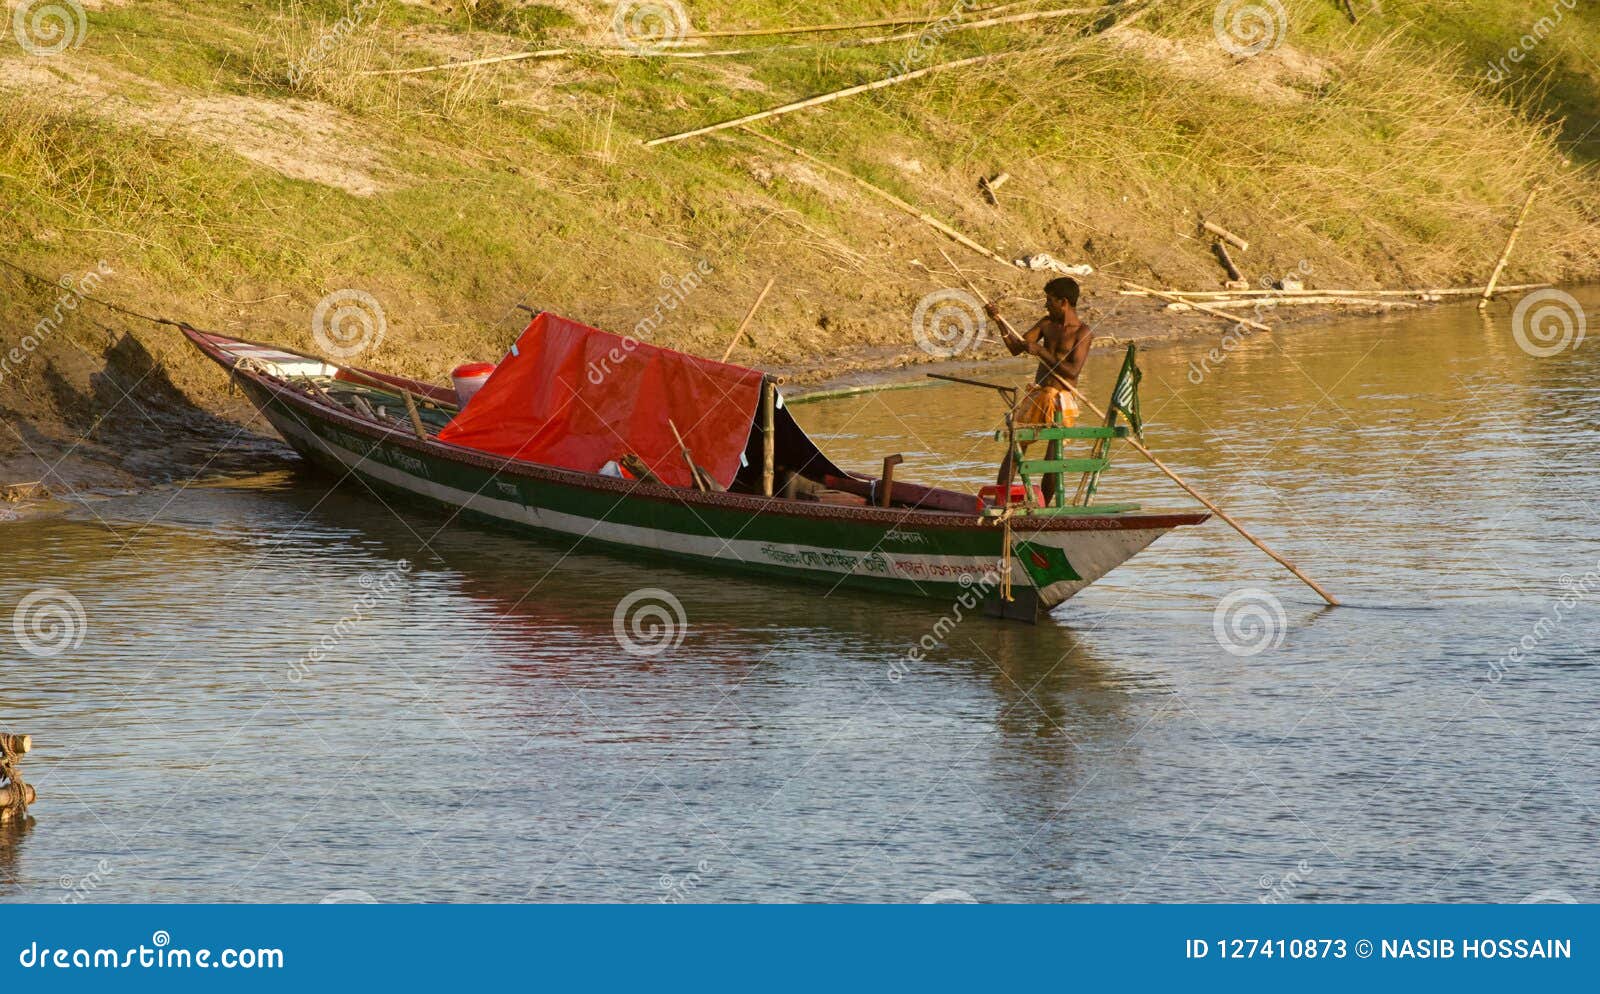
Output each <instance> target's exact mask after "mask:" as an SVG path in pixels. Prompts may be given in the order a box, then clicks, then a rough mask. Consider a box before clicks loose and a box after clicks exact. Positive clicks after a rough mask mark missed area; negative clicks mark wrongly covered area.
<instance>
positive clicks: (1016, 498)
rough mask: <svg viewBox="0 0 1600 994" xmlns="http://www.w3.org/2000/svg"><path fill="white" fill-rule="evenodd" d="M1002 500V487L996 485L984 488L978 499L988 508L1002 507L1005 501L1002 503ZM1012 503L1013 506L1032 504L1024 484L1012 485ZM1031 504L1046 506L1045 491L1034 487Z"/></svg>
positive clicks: (980, 491) (979, 492)
mask: <svg viewBox="0 0 1600 994" xmlns="http://www.w3.org/2000/svg"><path fill="white" fill-rule="evenodd" d="M1000 498H1001V494H1000V485H999V484H995V485H993V486H988V487H984V488H983V489H982V490H979V491H978V499H979V500H981V501H983V503H984V506H986V507H1000V506H1001V505H1002V504H1003V503H1004V501H1002V500H1001V499H1000ZM1011 503H1013V504H1028V503H1030V501H1029V499H1028V493H1027V491H1026V490H1024V489H1023V487H1022V484H1020V483H1013V484H1011ZM1031 503H1032V505H1033V506H1034V507H1042V506H1043V505H1044V491H1042V490H1040V489H1039V488H1038V487H1034V488H1033V500H1032V501H1031Z"/></svg>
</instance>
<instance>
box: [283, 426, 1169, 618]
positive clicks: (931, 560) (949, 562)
mask: <svg viewBox="0 0 1600 994" xmlns="http://www.w3.org/2000/svg"><path fill="white" fill-rule="evenodd" d="M275 414H276V412H275V411H273V410H272V409H270V408H269V409H268V417H269V419H270V420H271V421H272V423H273V426H274V427H276V428H277V429H278V431H279V432H280V433H281V434H282V435H283V436H284V437H285V438H286V439H288V440H290V441H291V442H294V443H296V445H297V447H300V448H302V449H303V448H304V447H306V446H311V447H314V448H316V449H318V450H320V451H322V452H324V453H326V454H328V455H330V456H332V457H333V458H334V459H336V460H338V461H339V462H340V463H341V464H343V465H344V466H345V467H347V468H348V469H350V470H351V471H352V472H355V473H359V474H361V475H363V476H366V477H369V478H371V479H373V480H377V481H379V482H382V483H386V484H388V485H390V486H393V487H398V488H400V489H402V490H406V491H408V492H410V493H414V494H417V495H419V496H422V497H427V498H429V499H431V500H435V501H438V502H440V503H443V504H447V505H449V506H451V507H461V508H465V509H468V510H471V511H474V512H477V513H478V514H482V515H487V516H489V517H492V518H495V519H497V520H500V521H505V522H510V523H513V524H519V525H525V526H528V527H532V528H538V529H542V530H545V531H550V532H557V533H560V534H564V535H570V536H574V537H587V538H594V539H596V540H598V541H603V542H610V543H614V544H617V545H623V546H631V547H635V548H640V549H651V550H656V551H660V552H667V553H673V554H677V555H687V556H694V557H697V558H701V559H707V560H713V561H715V560H721V561H724V562H728V561H733V562H742V563H752V564H759V565H763V566H769V567H779V568H787V569H793V570H796V571H802V570H803V571H811V572H823V573H832V574H836V575H839V576H841V577H843V576H846V575H860V576H867V577H875V578H878V579H883V580H898V581H901V582H906V583H910V584H913V585H916V586H917V587H919V588H920V587H922V585H924V584H926V585H929V586H933V587H948V586H954V585H959V586H960V588H961V589H966V588H968V587H969V586H970V585H972V584H973V583H975V582H978V581H979V580H981V578H982V577H983V576H984V575H985V574H988V573H990V572H991V571H994V572H996V573H997V572H998V571H999V568H1000V562H999V561H998V560H995V559H989V558H985V557H982V556H945V555H932V554H927V553H914V552H902V551H899V550H893V551H873V552H868V553H860V552H854V551H850V550H842V549H836V548H822V547H818V546H810V545H797V544H794V543H785V542H768V541H761V540H759V539H757V540H751V539H741V538H737V537H734V538H729V539H726V540H724V539H721V538H715V537H710V536H702V535H687V534H684V533H682V532H676V531H669V530H666V529H659V528H649V527H646V526H643V525H633V524H626V523H621V522H614V521H607V520H605V519H603V518H590V517H585V516H582V515H575V514H567V513H565V512H561V511H554V510H551V509H549V508H541V507H533V506H529V505H526V504H523V503H521V502H520V501H509V500H503V499H501V498H499V497H491V496H489V495H488V494H486V493H473V492H471V491H466V490H460V489H457V488H455V487H451V486H448V485H446V484H443V483H438V482H436V481H433V480H429V479H427V478H426V477H424V476H420V475H417V474H415V473H410V472H407V471H405V470H403V469H400V468H398V467H395V466H391V465H389V464H388V463H386V462H383V461H381V460H378V459H375V458H368V457H365V456H363V455H361V454H360V453H358V452H353V451H351V450H349V449H346V448H344V447H343V446H340V445H336V444H334V443H332V442H330V441H328V440H327V439H325V438H322V437H320V436H319V435H317V434H315V433H314V432H312V431H310V430H309V429H307V428H306V427H305V426H304V425H303V424H301V423H300V422H299V421H297V420H292V419H289V418H282V417H279V416H274V415H275ZM419 465H420V464H419ZM885 531H886V532H887V531H895V532H898V534H899V535H914V534H916V533H917V530H916V529H915V528H900V529H885ZM1165 532H1166V529H1139V530H1124V529H1099V530H1084V531H1064V532H1039V533H1037V534H1033V535H1026V534H1023V533H1022V532H1021V530H1020V529H1019V533H1018V537H1019V538H1025V539H1026V540H1027V541H1029V542H1032V543H1034V544H1036V545H1050V546H1055V547H1057V548H1060V549H1061V550H1062V551H1063V552H1064V553H1065V555H1066V557H1067V561H1068V562H1069V563H1071V564H1072V567H1073V570H1074V571H1075V572H1077V573H1078V574H1079V575H1080V576H1081V577H1083V579H1081V580H1072V581H1063V582H1060V583H1054V584H1051V585H1050V586H1049V587H1046V588H1045V589H1044V590H1042V591H1040V599H1041V601H1042V602H1043V603H1044V605H1045V606H1046V607H1047V608H1048V607H1054V606H1056V605H1057V604H1060V603H1061V602H1062V601H1065V600H1066V599H1067V598H1068V597H1071V596H1072V595H1073V594H1075V593H1077V592H1078V591H1080V590H1082V589H1083V588H1084V587H1087V586H1088V585H1089V584H1090V583H1093V582H1094V581H1095V580H1098V579H1099V578H1100V577H1102V576H1104V575H1105V574H1106V573H1108V572H1110V571H1111V570H1112V569H1114V568H1115V567H1117V566H1119V565H1121V564H1122V563H1124V562H1126V561H1127V560H1128V559H1129V558H1131V557H1132V556H1133V555H1135V554H1136V553H1138V552H1139V551H1140V550H1141V549H1143V548H1144V547H1145V546H1147V545H1149V544H1150V543H1151V542H1153V541H1155V540H1156V539H1157V538H1159V537H1161V535H1163V534H1165ZM1012 577H1013V581H1012V582H1013V583H1014V584H1016V585H1017V586H1019V587H1020V586H1032V579H1031V578H1030V577H1029V576H1028V575H1027V573H1026V571H1025V570H1024V569H1023V568H1022V567H1021V566H1020V565H1018V564H1016V563H1013V565H1012ZM963 580H964V581H965V582H963ZM943 593H944V591H941V595H943Z"/></svg>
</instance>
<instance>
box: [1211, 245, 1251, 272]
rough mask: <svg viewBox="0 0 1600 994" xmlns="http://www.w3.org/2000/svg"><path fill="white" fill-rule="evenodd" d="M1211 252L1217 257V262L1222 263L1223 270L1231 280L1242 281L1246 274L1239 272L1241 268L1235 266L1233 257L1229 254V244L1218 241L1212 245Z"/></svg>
mask: <svg viewBox="0 0 1600 994" xmlns="http://www.w3.org/2000/svg"><path fill="white" fill-rule="evenodd" d="M1211 251H1212V252H1213V253H1214V254H1215V255H1216V257H1217V261H1218V262H1220V263H1222V268H1223V270H1224V271H1226V272H1227V274H1228V279H1230V280H1235V281H1237V280H1242V279H1244V274H1243V273H1241V272H1239V267H1238V266H1236V265H1234V264H1233V256H1231V255H1229V254H1228V243H1227V242H1224V241H1223V240H1222V239H1220V238H1219V239H1217V240H1216V241H1214V242H1212V243H1211Z"/></svg>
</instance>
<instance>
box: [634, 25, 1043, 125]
mask: <svg viewBox="0 0 1600 994" xmlns="http://www.w3.org/2000/svg"><path fill="white" fill-rule="evenodd" d="M1024 51H1027V49H1017V50H1015V51H1010V52H992V53H990V54H988V55H973V56H970V57H968V58H965V59H956V60H955V61H953V62H940V63H938V64H936V65H931V66H924V67H922V68H921V69H913V70H912V71H910V72H903V73H900V74H898V75H895V76H889V77H886V78H884V79H878V80H873V81H872V82H870V83H861V84H859V85H857V86H847V87H845V88H844V89H842V90H831V91H829V92H827V93H820V94H818V95H816V96H814V97H807V98H806V99H804V100H796V101H794V102H793V103H787V104H783V105H781V106H778V107H772V108H769V109H767V110H763V111H757V112H756V113H754V114H746V115H744V116H743V117H735V118H732V119H731V120H727V121H718V122H717V123H715V124H708V125H706V126H705V127H702V128H695V129H693V130H691V131H680V132H678V133H677V134H672V135H662V136H661V137H660V138H651V139H649V140H648V141H646V142H644V145H645V146H646V147H647V148H648V147H650V146H652V145H664V144H666V143H667V142H677V141H683V140H684V139H685V138H694V137H696V136H697V135H708V134H711V133H712V132H714V131H722V130H725V129H727V128H737V127H739V126H740V125H742V124H753V123H755V122H756V121H764V120H766V119H767V118H769V117H778V116H780V115H783V114H790V113H793V112H794V111H797V110H804V109H805V108H807V107H817V106H820V105H822V104H825V103H829V102H831V101H834V100H838V99H840V98H841V97H849V96H854V95H855V94H857V93H867V92H870V91H872V90H881V89H883V88H884V87H886V86H894V85H896V84H898V83H905V82H908V81H910V80H913V79H921V78H922V77H923V76H929V75H932V74H933V73H936V72H943V71H944V70H946V69H960V68H962V67H964V66H981V65H984V64H985V63H989V62H995V61H997V60H999V59H1003V58H1006V57H1008V56H1013V55H1020V54H1022V53H1023V52H1024Z"/></svg>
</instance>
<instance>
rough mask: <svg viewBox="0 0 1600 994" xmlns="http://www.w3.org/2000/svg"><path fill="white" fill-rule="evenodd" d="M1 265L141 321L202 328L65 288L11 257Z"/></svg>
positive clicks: (175, 326) (58, 282)
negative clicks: (23, 266) (19, 263)
mask: <svg viewBox="0 0 1600 994" xmlns="http://www.w3.org/2000/svg"><path fill="white" fill-rule="evenodd" d="M0 266H5V267H6V268H7V269H10V270H11V271H13V272H15V273H19V274H21V275H22V276H26V277H27V278H28V279H30V280H33V281H34V282H36V283H40V284H42V285H44V286H48V287H51V288H52V289H56V290H61V289H70V290H71V291H72V295H73V296H74V297H77V298H78V299H79V300H87V301H88V302H89V303H91V304H99V305H100V306H101V307H104V308H106V309H107V310H110V311H116V312H117V313H118V314H126V315H127V316H128V317H131V318H138V319H139V320H141V321H149V322H150V323H151V324H161V325H167V326H169V327H173V328H180V329H181V328H187V329H189V330H190V331H200V330H201V329H199V328H196V327H195V326H194V325H191V324H189V323H188V322H187V321H174V320H172V319H171V318H160V317H155V316H154V315H150V314H141V313H140V312H139V311H135V310H130V309H128V308H126V307H123V306H122V305H121V304H113V303H112V302H111V301H109V300H101V299H100V298H99V297H92V296H90V295H89V294H87V293H83V292H82V291H80V290H78V289H77V288H76V287H65V288H64V287H63V286H62V283H61V281H60V280H53V279H50V278H49V277H46V276H40V275H39V274H38V273H35V272H33V271H31V270H28V269H24V268H22V267H21V266H19V265H17V264H16V263H14V262H12V261H11V260H10V259H0ZM102 327H104V326H103V325H102ZM106 330H107V331H114V330H115V329H113V328H106Z"/></svg>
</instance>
